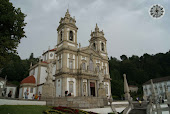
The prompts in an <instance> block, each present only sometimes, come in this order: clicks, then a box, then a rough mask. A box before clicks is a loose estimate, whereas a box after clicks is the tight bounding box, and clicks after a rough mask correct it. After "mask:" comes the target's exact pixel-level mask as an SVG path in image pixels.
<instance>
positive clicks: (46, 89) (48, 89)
mask: <svg viewBox="0 0 170 114" xmlns="http://www.w3.org/2000/svg"><path fill="white" fill-rule="evenodd" d="M53 66H54V65H53V63H52V62H51V63H49V64H48V66H47V70H46V72H47V77H46V82H45V83H44V85H43V86H42V89H43V90H42V99H44V100H45V99H47V98H54V96H55V86H54V83H53V75H52V71H53Z"/></svg>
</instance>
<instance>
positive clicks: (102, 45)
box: [101, 43, 104, 51]
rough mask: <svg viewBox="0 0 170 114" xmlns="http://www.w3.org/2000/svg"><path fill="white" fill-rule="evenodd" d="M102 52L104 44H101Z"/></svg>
mask: <svg viewBox="0 0 170 114" xmlns="http://www.w3.org/2000/svg"><path fill="white" fill-rule="evenodd" d="M101 48H102V51H104V43H101Z"/></svg>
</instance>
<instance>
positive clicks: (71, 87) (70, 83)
mask: <svg viewBox="0 0 170 114" xmlns="http://www.w3.org/2000/svg"><path fill="white" fill-rule="evenodd" d="M73 83H74V82H73V81H69V93H73Z"/></svg>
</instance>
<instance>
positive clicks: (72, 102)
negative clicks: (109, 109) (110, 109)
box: [46, 97, 108, 109]
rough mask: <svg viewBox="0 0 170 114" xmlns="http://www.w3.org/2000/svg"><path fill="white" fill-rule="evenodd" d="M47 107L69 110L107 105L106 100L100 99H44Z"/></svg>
mask: <svg viewBox="0 0 170 114" xmlns="http://www.w3.org/2000/svg"><path fill="white" fill-rule="evenodd" d="M46 101H47V105H50V106H66V107H71V108H79V109H82V108H102V107H104V106H107V105H108V101H107V98H100V97H59V98H54V99H46Z"/></svg>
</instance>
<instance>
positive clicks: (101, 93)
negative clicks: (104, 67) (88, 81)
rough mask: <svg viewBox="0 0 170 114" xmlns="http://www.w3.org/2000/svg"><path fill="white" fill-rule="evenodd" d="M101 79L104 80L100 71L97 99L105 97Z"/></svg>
mask: <svg viewBox="0 0 170 114" xmlns="http://www.w3.org/2000/svg"><path fill="white" fill-rule="evenodd" d="M103 79H104V75H103V73H102V72H101V71H100V72H99V89H98V96H99V97H106V90H105V88H104V83H103Z"/></svg>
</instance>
